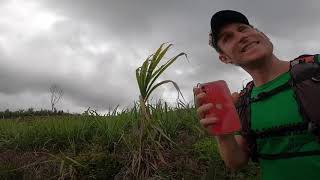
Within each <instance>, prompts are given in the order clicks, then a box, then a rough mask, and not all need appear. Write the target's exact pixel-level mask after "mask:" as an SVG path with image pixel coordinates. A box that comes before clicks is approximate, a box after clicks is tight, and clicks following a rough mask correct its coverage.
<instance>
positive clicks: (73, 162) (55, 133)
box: [0, 44, 258, 179]
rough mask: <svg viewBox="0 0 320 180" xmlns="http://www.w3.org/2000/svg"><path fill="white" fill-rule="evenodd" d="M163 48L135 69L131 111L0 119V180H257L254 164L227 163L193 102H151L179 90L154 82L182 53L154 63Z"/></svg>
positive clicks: (165, 81)
mask: <svg viewBox="0 0 320 180" xmlns="http://www.w3.org/2000/svg"><path fill="white" fill-rule="evenodd" d="M164 45H165V44H162V45H161V46H160V48H159V49H158V50H157V51H156V53H155V54H153V55H151V56H150V57H148V58H147V59H146V61H145V62H144V63H143V65H142V67H140V68H138V69H137V71H136V77H137V82H138V84H139V89H140V93H141V95H140V97H139V103H134V106H133V107H132V108H131V109H125V110H122V111H121V112H119V111H116V109H115V110H114V111H113V112H111V113H108V114H106V115H103V116H101V115H99V114H98V113H97V112H96V111H95V110H90V109H88V110H87V111H86V112H84V113H83V114H82V115H71V114H63V113H62V114H60V115H59V116H57V115H55V116H51V115H49V114H48V115H47V116H31V118H27V119H25V118H21V117H20V116H18V117H19V118H16V119H14V120H13V119H5V118H3V119H2V120H0V179H204V178H208V179H257V178H258V176H257V174H258V167H256V166H255V165H254V164H250V166H249V167H248V168H247V169H244V170H242V171H241V172H238V173H231V172H230V171H228V170H227V169H226V168H225V166H224V164H223V161H222V160H221V158H220V157H219V154H218V152H217V145H216V143H215V140H214V138H213V137H209V136H208V135H207V134H206V133H205V131H204V129H202V128H201V127H200V124H199V122H198V118H197V116H196V112H195V111H196V110H195V108H194V107H192V106H190V105H187V104H184V103H182V101H179V103H178V104H177V107H171V106H168V105H167V103H166V102H161V101H159V102H158V103H156V104H149V103H148V97H150V94H151V93H152V92H153V90H155V89H156V88H157V87H159V86H160V85H163V84H165V83H169V82H171V83H173V85H174V86H175V88H176V89H177V91H178V92H179V93H180V90H179V87H178V85H177V84H176V83H175V82H174V81H172V80H164V81H162V82H159V83H156V80H157V78H158V77H159V76H160V75H161V74H162V73H163V72H164V70H165V69H167V68H168V67H169V66H170V65H171V64H172V63H173V62H175V61H176V59H178V58H179V57H180V56H183V55H185V54H184V53H180V54H178V55H177V56H174V57H173V58H171V59H169V60H168V61H167V62H166V63H165V64H164V65H162V66H159V62H160V61H161V60H162V59H163V57H164V55H165V54H166V52H167V50H168V49H169V48H170V47H171V46H172V45H171V44H170V45H168V46H167V47H164ZM157 67H159V68H157ZM155 83H156V84H155ZM7 113H8V112H7Z"/></svg>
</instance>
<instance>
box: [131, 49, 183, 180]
mask: <svg viewBox="0 0 320 180" xmlns="http://www.w3.org/2000/svg"><path fill="white" fill-rule="evenodd" d="M172 46H173V44H166V43H163V44H161V45H160V47H159V48H158V49H157V51H156V52H155V53H154V54H152V55H150V56H149V57H147V59H146V60H145V61H144V62H143V64H142V66H141V67H139V68H137V69H136V79H137V82H138V86H139V90H140V95H139V104H140V113H141V118H140V122H139V142H138V144H139V145H138V154H136V155H134V157H135V158H134V159H133V160H132V162H134V163H133V164H131V167H132V168H133V169H132V171H134V174H136V175H137V176H136V177H138V178H145V177H147V176H148V174H150V169H151V170H152V169H153V170H155V169H156V167H155V163H154V162H148V161H149V160H150V159H148V157H150V155H144V154H145V152H146V151H148V150H149V149H150V148H151V149H154V151H155V152H157V153H156V156H157V159H159V160H160V161H162V162H163V163H165V160H164V158H163V156H162V153H161V151H160V149H161V148H162V147H161V142H160V139H161V137H164V138H165V139H166V140H167V141H170V142H172V143H173V141H172V140H171V139H170V138H169V137H168V136H167V135H166V134H165V133H164V132H163V130H162V129H161V128H160V127H159V126H157V125H156V124H154V123H152V119H151V113H150V106H151V105H150V104H149V103H148V99H149V98H150V95H151V94H152V92H154V91H155V90H156V89H157V88H158V87H160V86H161V85H164V84H167V83H172V84H173V86H174V87H175V89H176V90H177V92H178V98H179V95H181V97H182V98H183V95H182V93H181V91H180V89H179V86H178V84H177V83H176V82H174V81H172V80H163V81H161V82H157V80H158V78H159V77H160V75H161V74H162V73H163V72H164V71H165V70H166V69H167V68H168V67H169V66H170V65H172V64H173V63H174V62H175V61H176V60H177V59H178V58H179V57H181V56H185V57H186V58H187V54H186V53H184V52H181V53H179V54H178V55H176V56H174V57H172V58H169V60H167V61H166V62H165V63H163V64H162V65H159V64H160V61H163V60H164V59H165V54H166V53H167V51H168V50H169V49H170V48H171V47H172ZM155 134H156V135H155ZM159 136H160V137H159ZM150 138H151V141H148V139H150ZM144 141H145V142H144ZM148 143H149V144H148ZM150 143H151V144H150ZM144 151H145V152H144ZM150 161H151V160H150ZM153 161H154V158H153ZM149 163H151V165H150V166H148V164H149Z"/></svg>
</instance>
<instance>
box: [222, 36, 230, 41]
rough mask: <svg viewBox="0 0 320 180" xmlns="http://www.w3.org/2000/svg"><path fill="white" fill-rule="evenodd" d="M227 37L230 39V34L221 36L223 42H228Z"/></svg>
mask: <svg viewBox="0 0 320 180" xmlns="http://www.w3.org/2000/svg"><path fill="white" fill-rule="evenodd" d="M229 39H230V35H225V36H223V38H222V41H223V42H228V41H229Z"/></svg>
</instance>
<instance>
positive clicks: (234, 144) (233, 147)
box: [216, 135, 249, 171]
mask: <svg viewBox="0 0 320 180" xmlns="http://www.w3.org/2000/svg"><path fill="white" fill-rule="evenodd" d="M216 140H217V142H218V147H219V152H220V155H221V157H222V159H223V160H224V162H225V164H226V166H227V167H228V168H230V169H231V170H232V171H236V170H239V169H241V168H243V167H245V166H246V165H247V164H248V161H249V153H248V150H247V149H248V148H247V143H246V141H245V139H244V138H243V137H242V136H240V135H223V136H217V137H216Z"/></svg>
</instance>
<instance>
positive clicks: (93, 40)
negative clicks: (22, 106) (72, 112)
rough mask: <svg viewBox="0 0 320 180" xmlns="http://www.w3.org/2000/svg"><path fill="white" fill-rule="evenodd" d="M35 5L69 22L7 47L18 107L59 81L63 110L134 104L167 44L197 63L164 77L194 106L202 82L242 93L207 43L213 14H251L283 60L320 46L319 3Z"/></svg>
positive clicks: (10, 86)
mask: <svg viewBox="0 0 320 180" xmlns="http://www.w3.org/2000/svg"><path fill="white" fill-rule="evenodd" d="M35 2H38V3H40V4H41V7H42V8H45V9H46V10H48V11H50V12H54V13H56V14H57V15H59V16H62V17H65V19H64V20H62V21H59V22H57V23H56V24H54V25H53V28H52V29H50V31H49V32H43V33H39V34H37V35H36V36H34V37H30V38H29V39H22V40H21V42H19V41H18V42H19V43H17V41H14V42H11V43H12V46H13V50H12V51H10V52H9V51H6V50H5V48H4V47H2V48H1V46H0V58H1V60H0V84H1V87H0V92H1V93H3V94H2V96H3V99H6V101H10V99H12V104H18V103H17V101H18V98H17V97H18V96H19V97H20V95H21V94H25V93H26V92H33V93H31V94H29V95H26V97H27V96H28V97H32V96H34V97H35V98H36V94H42V95H43V97H44V96H45V94H46V93H47V92H48V88H49V86H50V84H52V83H59V85H60V86H61V87H62V88H63V89H64V91H65V95H64V99H65V101H64V104H65V106H63V105H61V107H63V108H67V106H70V107H74V109H81V108H84V107H87V106H96V107H106V106H115V105H117V104H120V105H128V104H130V103H132V102H133V101H134V100H136V99H137V98H138V87H137V85H136V80H135V74H134V71H135V69H136V68H137V67H138V65H140V64H141V63H142V62H143V60H144V59H145V58H146V57H147V56H148V55H150V54H151V53H153V52H154V50H156V48H158V46H159V45H160V44H161V43H163V42H171V43H174V44H175V46H174V47H173V48H172V49H171V51H170V52H169V54H168V57H170V56H172V55H175V54H177V53H179V52H182V51H183V52H186V53H187V54H188V57H189V60H190V62H187V61H186V60H178V61H177V62H176V63H175V64H173V66H172V67H170V68H169V69H168V71H167V72H166V73H165V74H163V76H162V77H161V79H162V80H163V79H172V80H174V81H176V82H177V83H178V84H179V85H180V87H181V90H182V92H183V93H184V95H185V96H186V97H187V99H188V101H191V99H192V86H194V85H196V84H197V83H198V82H206V81H212V80H217V79H226V80H227V81H228V83H229V85H230V87H231V89H232V91H238V90H239V89H240V88H241V86H242V81H244V80H246V79H248V75H247V74H246V73H245V72H243V71H241V70H240V69H238V68H237V67H232V66H229V65H224V64H222V63H221V62H219V60H218V58H217V54H216V53H215V52H214V50H213V49H211V48H210V47H209V46H208V44H207V42H208V32H209V30H210V29H209V28H210V26H209V21H210V18H211V15H212V14H213V13H214V12H215V11H218V10H221V9H235V10H239V11H241V12H243V13H245V14H246V15H247V16H248V18H249V19H250V20H251V22H252V23H253V24H254V25H256V26H257V27H258V28H259V29H260V30H262V31H263V32H265V33H266V34H267V35H269V36H270V38H271V40H272V41H273V42H274V43H275V47H276V50H275V51H276V53H277V54H279V56H280V57H281V58H284V59H287V58H293V57H295V56H297V55H298V54H300V53H317V51H318V49H317V48H316V46H318V45H319V38H317V33H318V32H320V26H319V25H318V24H317V23H316V18H317V17H318V16H320V11H319V3H318V2H317V1H315V0H312V1H308V2H304V1H298V0H290V1H289V0H285V1H276V0H269V1H251V0H239V1H234V0H218V1H212V0H202V1H197V2H195V1H193V0H185V1H182V0H163V1H156V0H133V1H126V0H107V1H103V0H90V1H86V0H78V1H69V0H43V1H35ZM0 32H3V33H5V34H7V33H8V32H10V29H8V28H6V27H0ZM100 44H106V45H107V48H106V51H103V52H99V53H95V52H93V51H91V50H90V48H91V46H96V45H97V46H99V45H100ZM0 45H1V43H0ZM182 59H183V58H182ZM177 70H180V71H181V72H182V74H181V73H176V71H177ZM164 90H165V91H169V92H173V91H174V88H173V87H172V86H171V85H168V86H166V88H162V89H159V90H158V91H156V92H155V94H154V97H155V98H156V97H161V96H162V95H163V94H164V93H169V92H164ZM14 95H17V97H15V98H13V96H14ZM24 100H26V99H24ZM34 103H40V104H41V103H44V102H43V101H41V100H39V101H34ZM10 107H13V106H12V105H11V106H10Z"/></svg>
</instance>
